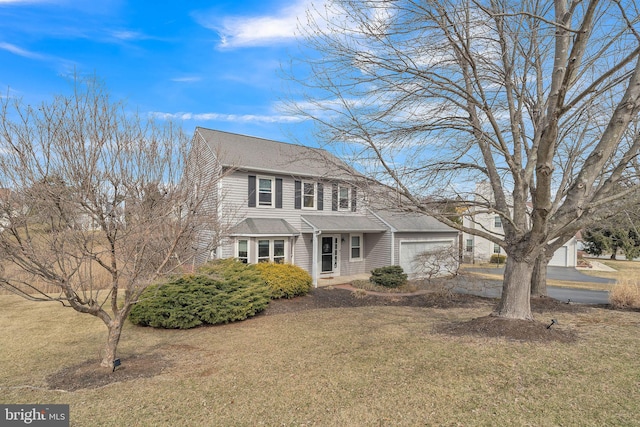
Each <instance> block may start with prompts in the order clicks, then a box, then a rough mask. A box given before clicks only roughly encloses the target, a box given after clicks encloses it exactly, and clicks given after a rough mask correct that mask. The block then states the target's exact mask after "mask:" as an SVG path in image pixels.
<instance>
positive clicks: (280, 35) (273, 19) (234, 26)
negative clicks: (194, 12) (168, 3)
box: [198, 0, 310, 49]
mask: <svg viewBox="0 0 640 427" xmlns="http://www.w3.org/2000/svg"><path fill="white" fill-rule="evenodd" d="M309 5H310V3H309V1H308V0H297V1H296V2H294V3H293V4H291V5H289V6H286V7H284V8H283V9H281V10H279V11H278V12H276V13H275V14H273V15H264V16H233V17H226V18H223V19H222V20H221V21H220V20H219V19H218V18H217V17H199V19H198V20H199V22H200V24H201V25H203V26H204V27H206V28H209V29H212V30H214V31H215V32H217V33H218V35H219V36H220V43H219V47H221V48H227V49H231V48H238V47H251V46H265V45H270V44H273V43H282V42H287V41H290V40H292V39H294V38H295V36H296V29H297V27H298V23H299V21H298V20H299V19H303V18H304V16H305V13H306V10H307V8H308V7H309Z"/></svg>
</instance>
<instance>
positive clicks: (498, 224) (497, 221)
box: [493, 216, 502, 228]
mask: <svg viewBox="0 0 640 427" xmlns="http://www.w3.org/2000/svg"><path fill="white" fill-rule="evenodd" d="M493 226H494V227H495V228H502V218H500V217H499V216H496V217H495V218H494V220H493Z"/></svg>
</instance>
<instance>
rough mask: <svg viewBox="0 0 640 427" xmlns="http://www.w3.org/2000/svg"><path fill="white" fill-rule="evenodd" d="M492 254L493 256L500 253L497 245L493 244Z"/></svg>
mask: <svg viewBox="0 0 640 427" xmlns="http://www.w3.org/2000/svg"><path fill="white" fill-rule="evenodd" d="M493 253H494V254H499V253H500V245H499V244H497V243H494V244H493Z"/></svg>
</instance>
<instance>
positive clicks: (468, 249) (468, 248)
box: [465, 239, 473, 252]
mask: <svg viewBox="0 0 640 427" xmlns="http://www.w3.org/2000/svg"><path fill="white" fill-rule="evenodd" d="M465 251H466V252H473V239H467V246H466V248H465Z"/></svg>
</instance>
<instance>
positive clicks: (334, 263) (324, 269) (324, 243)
mask: <svg viewBox="0 0 640 427" xmlns="http://www.w3.org/2000/svg"><path fill="white" fill-rule="evenodd" d="M338 239H339V237H336V236H322V239H321V240H320V266H321V267H320V272H321V273H325V274H326V273H335V274H339V265H338V259H339V258H338V249H339V247H338V242H339V240H338Z"/></svg>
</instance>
